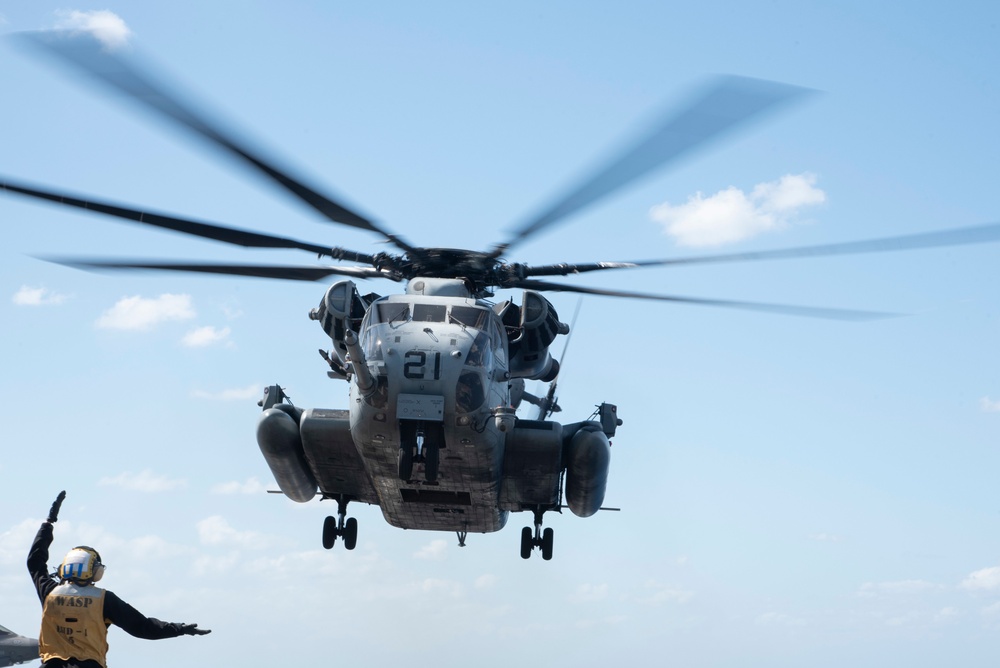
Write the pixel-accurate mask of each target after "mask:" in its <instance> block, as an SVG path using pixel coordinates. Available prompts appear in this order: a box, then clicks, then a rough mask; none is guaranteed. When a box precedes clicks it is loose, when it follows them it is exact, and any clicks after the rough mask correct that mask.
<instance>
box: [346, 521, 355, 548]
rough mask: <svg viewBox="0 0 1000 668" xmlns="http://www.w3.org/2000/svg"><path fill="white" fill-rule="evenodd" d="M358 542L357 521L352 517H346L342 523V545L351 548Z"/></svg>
mask: <svg viewBox="0 0 1000 668" xmlns="http://www.w3.org/2000/svg"><path fill="white" fill-rule="evenodd" d="M357 544H358V521H357V520H356V519H354V518H353V517H348V518H347V522H345V523H344V547H346V548H347V549H348V550H353V549H354V547H355V546H356V545H357Z"/></svg>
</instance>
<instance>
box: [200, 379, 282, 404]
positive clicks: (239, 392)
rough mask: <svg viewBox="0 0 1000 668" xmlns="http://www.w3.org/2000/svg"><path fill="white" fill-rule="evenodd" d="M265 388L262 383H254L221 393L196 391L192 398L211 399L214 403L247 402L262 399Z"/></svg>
mask: <svg viewBox="0 0 1000 668" xmlns="http://www.w3.org/2000/svg"><path fill="white" fill-rule="evenodd" d="M263 387H264V386H263V385H261V384H260V383H254V384H253V385H247V386H246V387H234V388H231V389H228V390H222V391H221V392H206V391H205V390H194V391H193V392H191V396H192V397H194V398H195V399H211V400H212V401H245V400H247V399H257V398H260V397H261V396H262V395H263V393H264V389H263Z"/></svg>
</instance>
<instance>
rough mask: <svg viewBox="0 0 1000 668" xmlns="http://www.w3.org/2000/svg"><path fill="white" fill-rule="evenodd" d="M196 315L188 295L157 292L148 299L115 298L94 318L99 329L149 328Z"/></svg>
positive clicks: (138, 297)
mask: <svg viewBox="0 0 1000 668" xmlns="http://www.w3.org/2000/svg"><path fill="white" fill-rule="evenodd" d="M194 316H195V312H194V307H192V305H191V295H171V294H164V295H160V296H159V297H157V298H155V299H147V298H145V297H140V296H138V295H136V296H135V297H124V298H122V299H120V300H118V303H116V304H115V305H114V306H112V307H111V308H110V309H108V310H107V311H105V312H104V314H103V315H101V317H100V318H98V319H97V323H96V325H97V326H98V327H100V328H101V329H123V330H148V329H151V328H152V327H153V326H154V325H158V324H160V323H161V322H168V321H172V320H190V319H191V318H193V317H194Z"/></svg>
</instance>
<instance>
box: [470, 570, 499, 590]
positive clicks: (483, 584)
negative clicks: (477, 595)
mask: <svg viewBox="0 0 1000 668" xmlns="http://www.w3.org/2000/svg"><path fill="white" fill-rule="evenodd" d="M498 581H499V578H498V577H497V576H495V575H493V574H492V573H487V574H485V575H480V576H479V577H478V578H476V581H475V583H473V586H475V588H476V589H493V587H495V586H496V584H497V582H498Z"/></svg>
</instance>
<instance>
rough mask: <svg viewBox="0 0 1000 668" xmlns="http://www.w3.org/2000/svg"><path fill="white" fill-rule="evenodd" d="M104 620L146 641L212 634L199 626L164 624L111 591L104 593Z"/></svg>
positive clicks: (175, 623) (178, 623) (174, 623)
mask: <svg viewBox="0 0 1000 668" xmlns="http://www.w3.org/2000/svg"><path fill="white" fill-rule="evenodd" d="M104 618H105V619H107V620H108V621H109V622H111V623H112V624H115V625H117V626H120V627H121V628H122V630H124V631H125V632H126V633H128V634H129V635H131V636H135V637H136V638H143V639H145V640H163V639H164V638H176V637H177V636H195V635H205V634H206V633H211V631H209V630H208V629H199V628H198V625H197V624H182V623H180V622H162V621H160V620H159V619H156V618H155V617H147V616H145V615H144V614H142V613H141V612H139V611H138V610H136V609H135V608H133V607H132V606H131V605H129V604H128V603H126V602H125V601H123V600H121V599H120V598H118V596H116V595H115V594H114V592H110V591H105V592H104Z"/></svg>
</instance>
